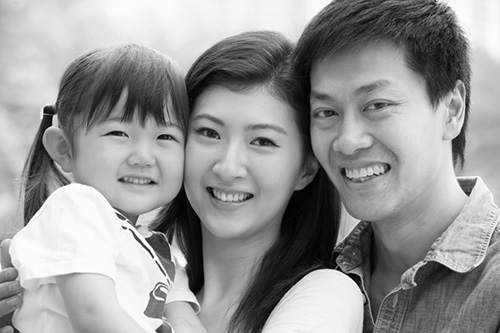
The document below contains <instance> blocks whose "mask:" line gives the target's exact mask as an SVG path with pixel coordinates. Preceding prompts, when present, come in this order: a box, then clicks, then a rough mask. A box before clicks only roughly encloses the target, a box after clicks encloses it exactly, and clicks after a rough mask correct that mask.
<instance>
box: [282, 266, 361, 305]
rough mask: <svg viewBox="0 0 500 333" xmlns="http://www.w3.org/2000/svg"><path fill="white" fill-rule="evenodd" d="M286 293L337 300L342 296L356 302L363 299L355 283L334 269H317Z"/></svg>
mask: <svg viewBox="0 0 500 333" xmlns="http://www.w3.org/2000/svg"><path fill="white" fill-rule="evenodd" d="M288 293H289V294H294V293H298V294H301V295H304V294H306V295H310V296H314V297H316V296H318V297H321V298H328V297H335V298H338V297H339V295H342V296H344V297H351V298H354V299H355V300H356V301H359V300H362V298H363V296H362V293H361V290H360V289H359V286H358V285H357V284H356V282H355V281H354V280H353V279H351V278H350V277H349V276H348V275H347V274H345V273H343V272H340V271H338V270H334V269H317V270H314V271H312V272H310V273H308V274H306V275H305V276H304V277H303V278H302V279H301V280H299V281H298V282H297V283H296V284H295V285H294V286H293V287H292V288H291V289H290V291H289V292H288Z"/></svg>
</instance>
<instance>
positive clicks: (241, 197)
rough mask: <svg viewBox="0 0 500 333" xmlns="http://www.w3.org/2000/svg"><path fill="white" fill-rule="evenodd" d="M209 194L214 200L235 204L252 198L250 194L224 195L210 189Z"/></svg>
mask: <svg viewBox="0 0 500 333" xmlns="http://www.w3.org/2000/svg"><path fill="white" fill-rule="evenodd" d="M210 193H211V194H212V196H213V197H214V198H216V199H218V200H220V201H224V202H235V203H238V202H243V201H246V200H248V199H250V198H251V197H252V196H253V195H251V194H250V193H225V192H222V191H218V190H215V189H213V188H212V189H211V191H210Z"/></svg>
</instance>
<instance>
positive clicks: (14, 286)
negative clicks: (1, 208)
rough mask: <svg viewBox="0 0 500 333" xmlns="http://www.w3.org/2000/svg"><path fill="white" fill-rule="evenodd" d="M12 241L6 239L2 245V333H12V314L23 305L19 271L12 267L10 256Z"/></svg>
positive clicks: (0, 250)
mask: <svg viewBox="0 0 500 333" xmlns="http://www.w3.org/2000/svg"><path fill="white" fill-rule="evenodd" d="M9 247H10V239H5V240H4V241H2V244H1V245H0V254H1V265H2V270H1V271H0V317H1V318H0V333H12V332H14V329H13V328H12V326H11V325H12V313H13V311H14V310H15V309H17V308H18V307H19V306H20V305H21V295H20V293H21V291H22V288H21V285H20V284H19V281H15V280H16V278H17V274H18V273H17V270H16V269H15V268H13V267H12V262H11V260H10V254H9Z"/></svg>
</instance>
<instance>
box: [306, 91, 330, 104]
mask: <svg viewBox="0 0 500 333" xmlns="http://www.w3.org/2000/svg"><path fill="white" fill-rule="evenodd" d="M310 99H314V100H317V101H323V102H333V101H334V98H333V97H332V96H330V95H328V94H326V93H320V92H317V91H311V95H310Z"/></svg>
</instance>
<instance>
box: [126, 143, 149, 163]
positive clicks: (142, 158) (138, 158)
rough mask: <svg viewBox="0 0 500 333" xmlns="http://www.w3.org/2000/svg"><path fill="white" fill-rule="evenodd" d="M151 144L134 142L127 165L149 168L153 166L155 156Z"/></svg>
mask: <svg viewBox="0 0 500 333" xmlns="http://www.w3.org/2000/svg"><path fill="white" fill-rule="evenodd" d="M153 151H154V149H153V146H152V143H149V142H147V141H146V140H141V141H138V142H135V143H133V144H132V145H131V147H130V154H129V157H128V163H129V164H130V165H132V166H140V167H144V166H151V165H154V164H155V156H154V152H153Z"/></svg>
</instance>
